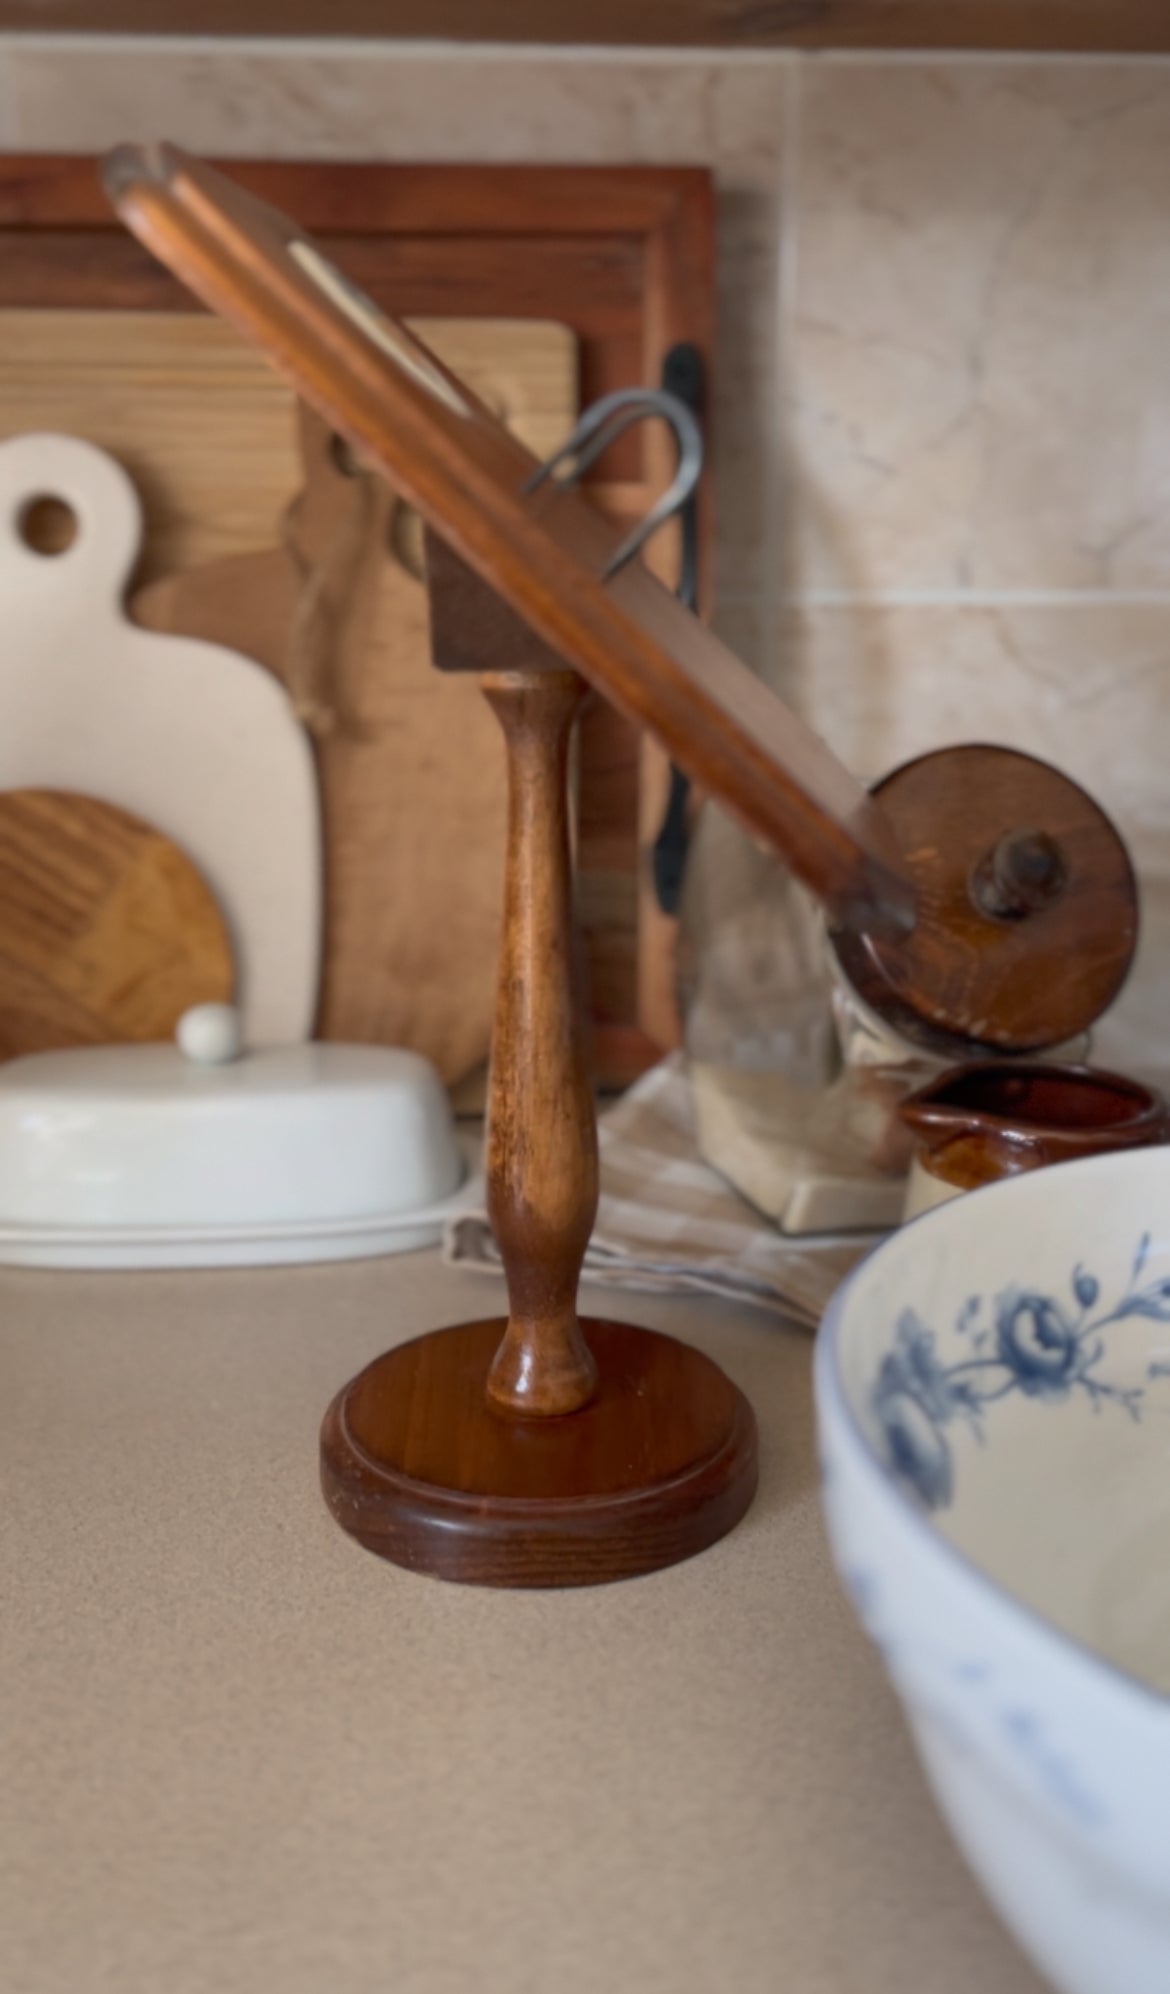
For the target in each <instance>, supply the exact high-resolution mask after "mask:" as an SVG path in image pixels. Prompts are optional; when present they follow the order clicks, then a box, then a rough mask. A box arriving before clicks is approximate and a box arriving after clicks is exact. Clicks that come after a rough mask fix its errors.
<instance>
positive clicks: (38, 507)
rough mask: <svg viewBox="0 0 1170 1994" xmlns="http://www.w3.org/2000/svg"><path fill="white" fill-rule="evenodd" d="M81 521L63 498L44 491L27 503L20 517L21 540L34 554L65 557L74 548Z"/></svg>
mask: <svg viewBox="0 0 1170 1994" xmlns="http://www.w3.org/2000/svg"><path fill="white" fill-rule="evenodd" d="M80 524H81V523H80V521H79V519H78V517H77V514H76V513H75V512H74V510H73V507H72V506H71V505H67V504H66V502H65V500H64V499H59V498H54V497H53V495H52V493H50V492H42V493H41V494H39V495H38V497H36V498H32V499H30V500H29V501H28V504H27V505H26V506H25V507H24V509H23V511H22V512H21V515H20V537H21V539H22V540H23V541H24V544H25V546H26V547H30V548H31V549H32V551H33V553H34V554H45V555H50V556H51V555H54V554H64V553H66V552H67V551H68V549H69V548H70V547H72V545H73V543H74V541H75V540H76V538H77V535H78V532H79V530H80Z"/></svg>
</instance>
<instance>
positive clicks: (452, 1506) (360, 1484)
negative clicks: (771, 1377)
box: [321, 534, 756, 1586]
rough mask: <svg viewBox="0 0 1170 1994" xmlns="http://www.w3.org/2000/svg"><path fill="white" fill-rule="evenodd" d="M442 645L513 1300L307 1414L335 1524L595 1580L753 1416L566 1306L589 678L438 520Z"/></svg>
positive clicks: (580, 1154) (497, 1566)
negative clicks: (451, 687)
mask: <svg viewBox="0 0 1170 1994" xmlns="http://www.w3.org/2000/svg"><path fill="white" fill-rule="evenodd" d="M426 572H427V584H428V589H429V592H430V602H431V637H432V645H433V649H434V656H435V661H436V663H437V664H438V665H440V666H441V667H442V668H443V669H444V670H446V671H455V672H458V671H467V670H471V669H474V668H476V667H477V666H478V668H479V674H480V682H481V685H482V688H483V691H484V694H485V696H486V698H487V700H488V702H489V704H490V705H491V707H492V709H493V711H494V713H495V714H496V717H497V719H498V720H499V723H500V727H501V730H502V734H503V750H504V752H505V754H506V758H507V767H508V826H507V858H506V864H505V872H504V906H503V923H502V935H501V941H500V956H499V971H498V979H497V986H496V1008H495V1018H494V1025H493V1037H492V1061H491V1081H490V1087H489V1102H488V1137H487V1202H488V1211H489V1214H490V1216H491V1221H492V1227H493V1230H494V1232H495V1235H496V1239H497V1241H498V1244H499V1248H500V1254H501V1258H502V1260H503V1263H504V1272H505V1277H506V1281H507V1288H508V1303H509V1313H508V1316H507V1317H506V1318H501V1319H499V1320H493V1321H487V1322H475V1323H465V1324H462V1325H460V1326H458V1327H456V1328H454V1329H446V1330H437V1331H435V1332H433V1333H432V1334H431V1335H429V1336H425V1337H422V1338H419V1339H417V1340H416V1341H414V1342H412V1343H408V1344H406V1345H404V1346H402V1347H401V1348H399V1349H397V1350H393V1351H390V1352H388V1354H387V1355H386V1356H385V1357H382V1358H379V1359H378V1360H377V1362H376V1363H375V1364H373V1365H372V1366H371V1367H370V1368H369V1370H367V1371H365V1372H363V1373H362V1375H361V1376H360V1377H359V1378H357V1379H355V1380H354V1381H353V1382H352V1383H351V1384H349V1385H347V1386H346V1387H345V1388H344V1390H343V1391H342V1392H341V1393H340V1394H339V1395H338V1397H337V1399H336V1400H335V1401H334V1403H333V1405H332V1406H331V1408H330V1410H329V1412H328V1414H327V1416H326V1419H325V1423H324V1426H323V1428H322V1434H321V1476H322V1485H323V1488H324V1491H325V1495H326V1498H327V1500H328V1502H329V1506H330V1508H331V1510H332V1512H333V1515H334V1516H335V1517H336V1519H337V1521H338V1523H340V1524H341V1526H342V1528H343V1529H345V1530H348V1531H349V1532H350V1533H351V1534H352V1535H353V1536H355V1537H357V1538H358V1539H359V1540H360V1541H361V1542H362V1543H363V1544H365V1545H367V1546H368V1548H369V1549H371V1550H373V1551H377V1552H378V1553H379V1554H380V1555H381V1556H383V1557H386V1558H389V1559H392V1560H393V1561H394V1562H395V1563H398V1564H401V1565H407V1566H410V1567H411V1568H412V1569H414V1570H418V1571H424V1572H430V1573H433V1574H435V1575H436V1576H439V1577H443V1578H449V1579H458V1580H463V1581H466V1582H468V1583H474V1584H481V1585H518V1586H543V1585H594V1584H599V1583H601V1582H602V1581H605V1580H609V1579H620V1578H628V1577H631V1576H632V1575H634V1574H635V1573H638V1572H645V1571H652V1570H654V1569H656V1568H657V1567H658V1566H661V1565H667V1564H673V1563H674V1562H676V1561H677V1560H678V1559H680V1558H686V1557H690V1556H692V1555H693V1554H694V1553H695V1552H697V1551H701V1550H703V1549H705V1548H706V1546H707V1545H709V1544H712V1543H714V1542H715V1540H716V1539H717V1538H719V1537H721V1536H723V1534H724V1533H725V1532H726V1531H727V1530H730V1529H731V1527H732V1525H733V1524H735V1523H736V1522H738V1520H739V1518H740V1517H741V1516H742V1515H743V1512H744V1510H745V1509H746V1508H747V1506H748V1504H749V1503H750V1501H751V1498H752V1493H753V1490H754V1488H755V1478H756V1439H755V1422H754V1418H753V1416H752V1413H751V1410H750V1408H749V1407H748V1405H747V1403H746V1401H745V1400H744V1399H743V1398H742V1396H741V1394H740V1393H739V1392H737V1391H736V1390H735V1388H734V1387H733V1386H732V1385H731V1384H730V1382H729V1381H728V1380H727V1379H726V1378H725V1377H724V1376H723V1374H722V1372H721V1371H720V1370H719V1369H718V1367H717V1366H716V1365H714V1364H712V1363H711V1362H710V1360H709V1359H708V1358H705V1357H701V1356H700V1355H699V1354H698V1353H697V1352H695V1351H693V1350H690V1349H688V1348H687V1347H686V1346H685V1345H683V1344H679V1343H676V1342H675V1341H674V1340H673V1339H672V1338H670V1337H664V1336H658V1335H652V1334H651V1333H650V1332H648V1331H645V1330H640V1329H635V1328H632V1327H630V1326H628V1325H626V1324H623V1323H614V1322H610V1321H589V1322H585V1323H583V1322H582V1321H581V1320H580V1318H579V1316H578V1313H577V1286H578V1282H579V1279H580V1274H581V1264H582V1261H583V1259H584V1255H585V1249H586V1246H587V1245H588V1242H589V1235H590V1232H591V1231H592V1228H593V1222H594V1218H595V1216H596V1211H597V1194H598V1163H597V1130H596V1122H595V1116H594V1108H593V1097H592V1091H591V1087H590V1076H589V1067H588V1059H587V1050H586V1034H585V1026H584V1017H583V1005H582V1002H581V992H580V985H579V974H578V951H577V935H576V923H575V920H574V907H573V867H572V852H571V841H570V835H569V814H568V764H569V751H570V740H571V735H572V730H573V727H574V723H575V721H576V719H577V717H578V715H579V713H580V710H581V708H582V705H583V702H584V700H585V698H586V692H587V688H586V686H585V684H584V681H583V680H582V679H581V678H580V677H579V676H578V675H577V673H576V672H573V671H570V670H568V669H567V668H566V667H565V666H564V664H563V663H562V662H561V661H560V660H559V659H558V657H557V656H556V654H555V653H554V652H552V651H550V649H549V648H548V647H547V646H546V645H545V644H544V643H543V642H542V640H541V639H540V638H539V637H538V636H537V635H536V634H535V633H534V632H533V631H532V630H530V629H529V628H528V627H527V625H526V624H525V623H524V622H523V621H522V620H521V619H520V618H519V617H518V616H517V615H516V613H515V611H514V610H512V609H511V608H509V607H508V605H507V604H506V603H502V602H501V601H500V600H499V598H498V597H496V596H495V595H494V594H493V593H492V591H491V590H490V589H488V588H487V587H486V585H485V584H484V582H482V581H481V580H480V579H479V577H478V576H477V575H476V574H475V573H474V572H473V571H472V570H471V569H470V568H468V567H467V566H466V564H464V563H463V562H461V561H460V560H459V559H458V558H457V557H456V556H455V555H454V554H452V552H451V550H450V549H449V548H448V547H446V546H445V545H444V543H443V542H442V541H441V540H439V539H438V538H437V537H436V536H435V535H433V534H428V535H427V537H426Z"/></svg>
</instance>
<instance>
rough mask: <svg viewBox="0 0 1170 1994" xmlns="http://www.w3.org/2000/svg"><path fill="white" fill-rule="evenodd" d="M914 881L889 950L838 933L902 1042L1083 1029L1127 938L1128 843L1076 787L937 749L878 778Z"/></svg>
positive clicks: (1033, 1042)
mask: <svg viewBox="0 0 1170 1994" xmlns="http://www.w3.org/2000/svg"><path fill="white" fill-rule="evenodd" d="M874 794H875V796H876V799H877V801H878V802H879V803H880V805H881V807H882V809H883V811H884V813H885V816H886V819H887V821H888V823H889V825H890V828H891V831H892V833H893V835H894V837H895V839H896V841H897V844H898V847H899V849H900V850H901V852H902V853H903V854H904V860H905V864H906V866H907V869H908V870H909V872H910V875H911V877H912V879H913V881H914V890H915V901H916V906H917V910H918V918H917V921H916V924H915V927H914V931H913V933H912V934H910V935H908V936H904V937H902V938H901V939H900V940H899V941H898V942H897V944H896V945H891V944H890V943H889V942H888V941H887V939H886V938H885V937H883V936H881V935H878V934H872V935H868V936H855V935H839V936H838V937H837V949H838V953H839V955H840V957H841V960H842V963H843V966H844V968H845V970H846V973H847V975H848V976H849V978H850V980H851V981H852V983H853V984H854V986H855V988H856V989H857V990H858V991H859V993H860V994H861V996H863V997H864V998H865V999H866V1001H867V1002H868V1003H869V1004H871V1005H872V1006H873V1008H874V1009H875V1010H877V1011H878V1012H879V1013H880V1014H881V1015H882V1016H883V1017H884V1018H886V1019H887V1020H889V1021H890V1022H891V1023H893V1024H895V1025H896V1026H897V1027H898V1028H899V1029H900V1030H901V1031H902V1032H903V1033H904V1035H905V1036H906V1037H908V1038H911V1039H914V1040H917V1041H920V1042H923V1043H926V1044H927V1045H929V1046H932V1047H935V1048H938V1049H944V1050H945V1049H948V1047H949V1049H950V1050H952V1051H953V1052H954V1053H955V1054H956V1055H958V1054H959V1053H960V1052H962V1051H964V1050H966V1049H967V1047H966V1046H964V1045H963V1044H962V1043H960V1041H964V1040H965V1041H966V1042H967V1046H977V1045H983V1046H988V1047H996V1048H998V1049H1000V1050H1002V1051H1004V1052H1029V1051H1038V1050H1040V1049H1042V1048H1044V1047H1046V1046H1053V1045H1059V1044H1061V1043H1063V1042H1064V1041H1066V1040H1070V1039H1074V1038H1076V1037H1077V1036H1078V1035H1079V1034H1080V1033H1081V1032H1084V1031H1087V1030H1088V1028H1089V1026H1090V1025H1092V1024H1093V1022H1094V1021H1095V1019H1097V1018H1098V1017H1100V1015H1101V1013H1102V1012H1103V1011H1104V1010H1105V1009H1106V1008H1107V1006H1108V1005H1109V1004H1111V1003H1112V1001H1113V999H1114V998H1115V997H1116V995H1117V993H1118V991H1119V990H1120V988H1121V986H1122V984H1123V983H1124V981H1125V978H1126V976H1127V974H1128V972H1129V968H1130V964H1131V963H1132V961H1133V956H1134V950H1135V948H1136V946H1137V934H1138V896H1137V883H1136V880H1135V877H1134V872H1133V867H1132V865H1131V863H1130V859H1129V855H1128V853H1127V851H1126V848H1125V845H1124V843H1123V841H1122V839H1121V837H1120V836H1119V835H1118V832H1117V831H1116V829H1115V828H1114V826H1113V824H1112V823H1111V822H1110V820H1109V818H1108V817H1107V816H1106V814H1105V812H1104V811H1103V810H1102V809H1101V808H1100V806H1099V805H1098V804H1096V803H1095V802H1094V801H1093V799H1092V797H1091V796H1089V795H1088V794H1087V793H1086V792H1085V791H1084V790H1083V789H1082V788H1081V787H1080V786H1079V784H1077V783H1075V782H1073V781H1071V780H1070V778H1069V777H1068V776H1066V775H1063V774H1062V773H1061V771H1060V770H1059V769H1055V768H1052V767H1051V766H1050V765H1049V764H1048V763H1046V762H1042V761H1038V760H1037V759H1036V757H1035V756H1033V755H1025V754H1021V753H1018V752H1017V751H1016V750H1014V749H1011V748H1001V747H991V746H983V745H978V744H976V745H972V746H969V747H958V748H942V749H938V750H937V751H936V752H934V753H933V754H929V755H923V756H920V757H919V758H918V759H917V760H915V761H912V762H907V763H905V764H904V765H903V766H902V767H901V768H899V769H895V770H894V771H893V773H892V774H890V775H888V776H886V777H885V778H884V779H883V780H882V781H881V782H880V783H878V784H877V786H876V789H875V792H874Z"/></svg>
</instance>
